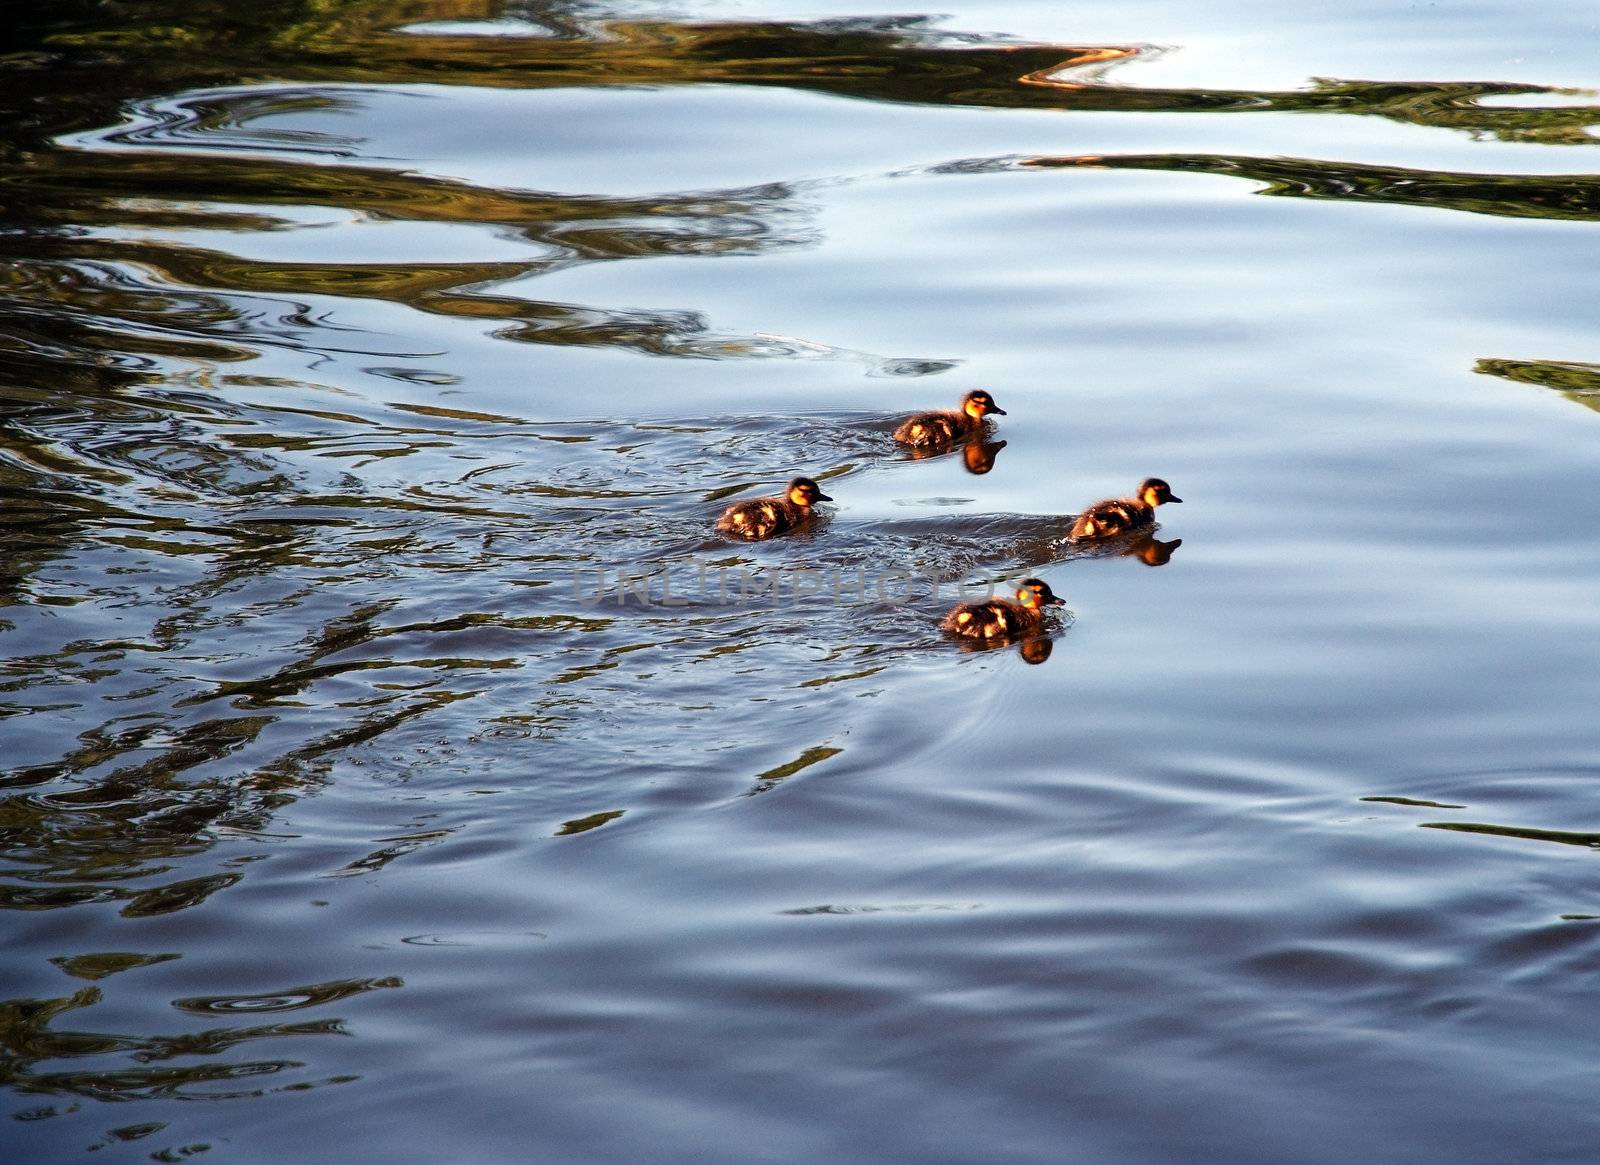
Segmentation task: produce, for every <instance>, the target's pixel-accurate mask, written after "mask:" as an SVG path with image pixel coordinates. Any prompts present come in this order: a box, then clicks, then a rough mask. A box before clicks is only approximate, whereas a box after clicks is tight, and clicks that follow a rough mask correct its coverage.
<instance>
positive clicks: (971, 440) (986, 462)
mask: <svg viewBox="0 0 1600 1165" xmlns="http://www.w3.org/2000/svg"><path fill="white" fill-rule="evenodd" d="M1005 447H1006V443H1005V442H1004V441H985V440H984V439H983V434H982V433H974V434H972V436H970V437H968V438H967V439H966V441H965V442H964V443H963V444H962V446H961V464H962V465H963V466H964V467H965V468H966V471H967V472H968V473H970V474H973V475H974V476H978V477H981V476H983V475H984V474H985V473H988V472H989V471H990V470H991V469H993V468H994V463H995V458H997V457H999V456H1000V450H1002V449H1004V448H1005ZM948 452H950V448H949V446H938V445H918V446H914V447H912V448H910V449H908V450H906V453H907V455H908V456H909V457H910V458H911V460H912V461H922V460H924V459H925V458H928V457H942V456H944V454H946V453H948Z"/></svg>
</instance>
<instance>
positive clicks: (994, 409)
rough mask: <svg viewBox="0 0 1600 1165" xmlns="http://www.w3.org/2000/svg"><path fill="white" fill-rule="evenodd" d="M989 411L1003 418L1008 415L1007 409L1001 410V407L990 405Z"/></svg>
mask: <svg viewBox="0 0 1600 1165" xmlns="http://www.w3.org/2000/svg"><path fill="white" fill-rule="evenodd" d="M989 411H990V412H991V413H993V414H994V415H995V416H997V417H1003V416H1005V415H1006V411H1005V409H1003V408H1001V407H1000V406H999V405H990V406H989Z"/></svg>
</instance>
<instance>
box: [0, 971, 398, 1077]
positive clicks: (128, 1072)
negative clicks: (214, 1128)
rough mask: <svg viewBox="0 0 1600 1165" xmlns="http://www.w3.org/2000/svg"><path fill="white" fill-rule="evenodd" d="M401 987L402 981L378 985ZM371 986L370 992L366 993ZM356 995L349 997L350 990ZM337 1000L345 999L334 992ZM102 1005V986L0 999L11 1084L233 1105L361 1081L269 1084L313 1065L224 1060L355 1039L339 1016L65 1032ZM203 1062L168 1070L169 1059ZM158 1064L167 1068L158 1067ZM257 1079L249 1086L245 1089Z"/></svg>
mask: <svg viewBox="0 0 1600 1165" xmlns="http://www.w3.org/2000/svg"><path fill="white" fill-rule="evenodd" d="M374 985H376V986H399V985H400V983H399V982H398V980H389V981H384V982H381V983H376V984H374ZM365 989H370V988H363V990H365ZM345 994H349V992H345ZM331 997H332V998H339V997H340V996H339V995H337V994H334V995H332V996H331ZM100 1000H101V989H100V988H98V987H84V988H81V989H80V990H78V991H76V992H74V993H73V994H72V995H70V996H66V997H61V998H54V999H34V998H17V999H9V1000H4V1001H0V1049H3V1051H4V1055H5V1060H6V1063H5V1068H4V1073H3V1076H4V1082H5V1083H6V1084H7V1085H9V1086H10V1087H11V1088H14V1089H16V1090H18V1091H20V1092H25V1093H34V1094H43V1095H52V1096H77V1097H82V1098H85V1099H89V1100H97V1101H132V1100H152V1099H166V1100H230V1099H243V1098H247V1097H258V1096H265V1095H267V1094H269V1093H272V1092H283V1091H297V1092H298V1091H305V1090H306V1089H308V1088H315V1087H319V1086H322V1085H326V1084H344V1083H349V1082H351V1081H353V1080H355V1079H357V1077H354V1076H349V1075H337V1074H336V1075H331V1076H325V1077H322V1078H320V1079H303V1078H302V1079H295V1080H292V1081H287V1082H283V1083H275V1084H272V1085H266V1084H262V1083H255V1081H256V1080H257V1078H259V1077H272V1076H278V1075H280V1074H284V1073H289V1074H291V1075H292V1074H294V1073H296V1071H297V1070H298V1069H302V1068H304V1067H306V1065H305V1064H304V1063H303V1062H301V1061H298V1060H292V1059H252V1060H227V1061H223V1060H220V1059H219V1057H222V1056H226V1055H228V1054H229V1053H232V1052H235V1051H238V1050H239V1049H241V1048H246V1047H248V1046H250V1045H253V1044H255V1043H257V1042H258V1041H261V1040H274V1041H276V1040H282V1039H291V1040H293V1041H295V1042H296V1044H298V1043H299V1041H300V1039H301V1038H303V1037H309V1036H327V1035H347V1034H348V1032H347V1031H346V1030H345V1028H344V1026H343V1022H342V1021H341V1020H339V1019H337V1018H322V1019H313V1020H302V1021H298V1022H292V1023H275V1024H265V1025H257V1026H253V1027H223V1028H208V1029H205V1030H203V1031H197V1032H191V1033H188V1034H184V1035H174V1036H131V1035H112V1034H107V1033H101V1032H89V1031H72V1030H64V1029H63V1028H62V1027H61V1026H60V1025H61V1021H62V1020H63V1019H64V1018H65V1017H67V1016H69V1014H70V1013H72V1012H74V1011H80V1010H82V1009H84V1008H88V1007H92V1006H94V1005H95V1004H97V1003H99V1002H100ZM190 1058H196V1059H195V1060H194V1062H192V1063H184V1064H176V1065H171V1066H166V1062H167V1061H171V1060H187V1059H190ZM63 1060H64V1061H87V1062H88V1064H90V1065H93V1064H100V1063H103V1062H105V1061H127V1062H131V1063H132V1064H133V1065H134V1066H132V1067H124V1066H114V1067H113V1066H106V1067H91V1066H87V1065H86V1066H84V1067H81V1068H76V1069H70V1070H59V1069H51V1070H48V1071H42V1070H40V1069H39V1067H38V1066H39V1065H40V1064H43V1063H48V1062H51V1061H63ZM150 1065H162V1066H160V1067H152V1066H150ZM244 1082H251V1083H250V1084H249V1086H248V1087H240V1086H239V1085H240V1084H243V1083H244Z"/></svg>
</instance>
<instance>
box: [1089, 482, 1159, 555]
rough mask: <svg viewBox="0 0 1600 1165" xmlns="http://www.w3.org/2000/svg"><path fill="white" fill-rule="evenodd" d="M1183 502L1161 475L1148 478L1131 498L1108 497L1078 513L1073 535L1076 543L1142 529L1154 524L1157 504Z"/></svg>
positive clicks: (1140, 484)
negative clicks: (1174, 494)
mask: <svg viewBox="0 0 1600 1165" xmlns="http://www.w3.org/2000/svg"><path fill="white" fill-rule="evenodd" d="M1181 501H1183V499H1182V498H1180V497H1175V496H1173V493H1172V487H1171V486H1169V485H1168V484H1167V483H1166V482H1164V481H1162V480H1161V479H1160V478H1159V477H1147V478H1145V480H1144V481H1142V482H1140V483H1139V488H1138V490H1137V491H1136V492H1135V493H1134V495H1133V496H1132V497H1126V498H1107V499H1106V500H1105V501H1102V502H1095V503H1094V505H1092V506H1090V507H1089V508H1088V509H1086V510H1084V511H1083V513H1081V514H1079V515H1078V520H1077V521H1076V522H1074V523H1073V524H1072V534H1071V538H1072V540H1073V541H1074V542H1086V541H1089V540H1090V539H1094V538H1115V537H1116V536H1117V535H1119V534H1126V533H1127V532H1128V531H1129V530H1139V529H1143V528H1144V527H1147V526H1151V525H1154V524H1155V520H1156V507H1157V506H1159V505H1162V504H1164V503H1166V502H1181Z"/></svg>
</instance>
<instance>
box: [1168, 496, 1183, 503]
mask: <svg viewBox="0 0 1600 1165" xmlns="http://www.w3.org/2000/svg"><path fill="white" fill-rule="evenodd" d="M1167 501H1169V502H1181V501H1183V499H1182V498H1180V497H1169V498H1167Z"/></svg>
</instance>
